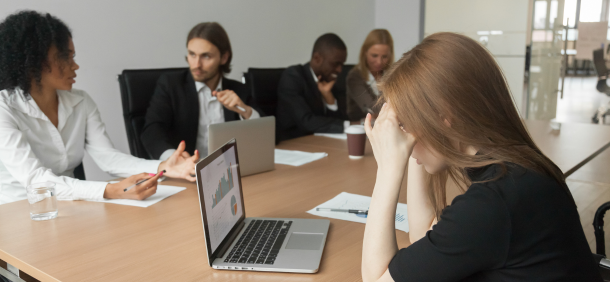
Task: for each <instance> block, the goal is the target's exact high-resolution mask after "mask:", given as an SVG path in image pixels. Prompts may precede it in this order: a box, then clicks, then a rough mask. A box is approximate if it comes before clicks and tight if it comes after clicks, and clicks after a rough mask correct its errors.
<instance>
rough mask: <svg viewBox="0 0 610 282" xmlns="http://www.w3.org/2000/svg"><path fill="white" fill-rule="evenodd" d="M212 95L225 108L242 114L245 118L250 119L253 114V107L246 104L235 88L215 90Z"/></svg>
mask: <svg viewBox="0 0 610 282" xmlns="http://www.w3.org/2000/svg"><path fill="white" fill-rule="evenodd" d="M212 96H214V97H216V99H218V102H220V103H221V104H222V105H223V106H224V107H225V108H227V109H229V110H231V111H234V112H236V113H238V114H240V115H241V116H242V117H243V118H244V119H249V118H250V116H251V115H252V107H250V106H248V105H246V103H244V102H243V101H242V100H241V99H240V98H239V96H238V95H237V94H236V93H235V92H234V91H233V90H222V91H213V92H212ZM240 108H241V109H240Z"/></svg>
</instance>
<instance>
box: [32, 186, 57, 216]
mask: <svg viewBox="0 0 610 282" xmlns="http://www.w3.org/2000/svg"><path fill="white" fill-rule="evenodd" d="M26 191H27V194H28V202H30V218H31V219H32V220H49V219H53V218H56V217H57V196H56V195H55V183H53V182H41V183H33V184H30V185H28V187H26Z"/></svg>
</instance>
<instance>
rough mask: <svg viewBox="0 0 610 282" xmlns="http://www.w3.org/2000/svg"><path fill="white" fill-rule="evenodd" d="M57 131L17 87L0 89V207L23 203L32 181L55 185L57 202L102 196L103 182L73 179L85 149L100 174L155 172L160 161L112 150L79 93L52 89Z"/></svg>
mask: <svg viewBox="0 0 610 282" xmlns="http://www.w3.org/2000/svg"><path fill="white" fill-rule="evenodd" d="M57 96H58V100H59V108H58V110H59V111H58V120H59V123H58V127H55V126H54V125H53V123H52V122H51V121H50V120H49V118H47V116H46V115H45V114H44V113H43V112H42V111H41V110H40V108H39V107H38V105H37V104H36V102H35V101H34V99H32V98H31V97H28V98H26V97H25V96H24V95H23V91H22V90H21V89H19V88H17V89H15V90H14V91H8V90H2V91H0V204H5V203H10V202H14V201H19V200H23V199H26V198H27V197H26V191H25V187H26V186H27V185H29V184H32V183H38V182H44V181H51V182H54V183H55V185H56V186H55V191H56V194H57V198H58V199H60V200H96V199H101V198H103V195H104V190H105V189H106V185H107V184H108V183H107V182H102V181H82V180H78V179H76V178H73V177H74V168H75V167H76V166H78V165H79V164H80V163H81V162H82V160H83V156H84V154H85V150H86V151H87V153H89V155H90V156H91V157H92V158H93V160H94V161H95V163H96V164H97V165H98V166H99V167H100V168H101V169H102V170H103V171H105V172H107V173H110V174H112V175H116V176H121V177H126V176H130V175H133V174H137V173H142V172H148V173H156V172H157V169H158V167H159V164H160V163H161V161H157V160H154V161H152V160H143V159H139V158H136V157H133V156H131V155H128V154H124V153H122V152H120V151H119V150H117V149H115V148H114V146H113V145H112V141H110V138H109V137H108V134H107V133H106V127H105V125H104V123H103V122H102V119H101V117H100V112H99V111H98V109H97V106H96V105H95V102H94V101H93V100H92V99H91V97H89V95H88V94H87V93H86V92H85V91H82V90H76V89H73V90H71V91H62V90H58V91H57Z"/></svg>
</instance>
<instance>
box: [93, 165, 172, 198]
mask: <svg viewBox="0 0 610 282" xmlns="http://www.w3.org/2000/svg"><path fill="white" fill-rule="evenodd" d="M162 175H163V172H160V173H157V174H154V173H140V174H136V175H132V176H130V177H127V178H125V179H123V180H122V181H120V182H118V183H109V184H108V185H106V190H104V198H106V199H132V200H144V199H146V198H148V197H150V196H152V195H154V194H155V193H156V192H157V180H158V179H159V177H161V176H162ZM144 179H148V180H146V181H144V182H143V183H141V184H139V185H136V186H135V187H133V188H131V189H129V190H128V191H124V190H125V189H127V188H129V187H130V186H132V185H134V184H136V183H138V182H140V181H141V180H144Z"/></svg>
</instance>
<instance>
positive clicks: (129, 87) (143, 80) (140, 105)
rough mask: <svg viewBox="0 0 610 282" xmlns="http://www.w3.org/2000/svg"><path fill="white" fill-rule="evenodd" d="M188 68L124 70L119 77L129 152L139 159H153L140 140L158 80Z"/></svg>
mask: <svg viewBox="0 0 610 282" xmlns="http://www.w3.org/2000/svg"><path fill="white" fill-rule="evenodd" d="M186 69H187V68H167V69H140V70H123V72H122V73H121V74H120V75H119V86H120V88H121V101H122V103H123V119H125V130H126V131H127V140H128V142H129V151H130V152H131V154H132V155H134V156H136V157H138V158H144V159H151V156H150V155H149V154H148V152H147V151H146V150H145V149H144V146H143V145H142V142H141V140H140V134H142V128H143V127H144V122H145V116H146V110H147V109H148V105H149V103H150V99H151V97H152V95H153V93H154V91H155V87H156V86H157V80H158V79H159V77H160V76H161V75H162V74H164V73H169V72H177V71H184V70H186Z"/></svg>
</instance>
